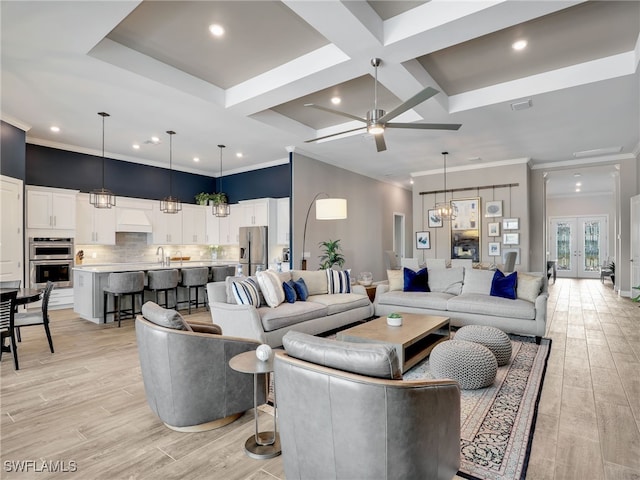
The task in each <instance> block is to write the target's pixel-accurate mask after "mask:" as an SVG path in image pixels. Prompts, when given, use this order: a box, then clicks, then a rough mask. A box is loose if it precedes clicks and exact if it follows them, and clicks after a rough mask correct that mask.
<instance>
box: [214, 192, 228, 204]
mask: <svg viewBox="0 0 640 480" xmlns="http://www.w3.org/2000/svg"><path fill="white" fill-rule="evenodd" d="M209 200H211V202H212V203H213V204H214V205H219V204H221V203H228V202H227V194H226V193H223V192H217V193H212V194H210V195H209Z"/></svg>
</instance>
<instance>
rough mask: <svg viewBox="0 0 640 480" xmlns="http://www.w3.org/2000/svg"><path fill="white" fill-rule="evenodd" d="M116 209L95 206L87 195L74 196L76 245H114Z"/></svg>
mask: <svg viewBox="0 0 640 480" xmlns="http://www.w3.org/2000/svg"><path fill="white" fill-rule="evenodd" d="M115 244H116V209H115V208H95V207H94V206H93V205H91V204H90V203H89V195H87V194H85V193H79V194H78V196H77V197H76V245H115Z"/></svg>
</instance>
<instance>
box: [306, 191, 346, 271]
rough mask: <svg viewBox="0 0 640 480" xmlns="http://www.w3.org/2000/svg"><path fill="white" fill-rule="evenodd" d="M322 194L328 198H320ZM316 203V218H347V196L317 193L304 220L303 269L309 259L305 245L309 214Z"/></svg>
mask: <svg viewBox="0 0 640 480" xmlns="http://www.w3.org/2000/svg"><path fill="white" fill-rule="evenodd" d="M321 195H324V196H326V197H327V198H319V197H320V196H321ZM314 203H315V204H316V220H344V219H345V218H347V199H346V198H331V197H329V194H328V193H325V192H320V193H317V194H316V196H315V197H313V200H311V203H310V204H309V208H308V209H307V216H306V218H305V220H304V232H303V234H302V260H301V261H300V268H301V269H302V270H306V269H307V259H306V258H304V247H305V245H306V241H307V224H308V223H309V214H310V213H311V207H313V204H314Z"/></svg>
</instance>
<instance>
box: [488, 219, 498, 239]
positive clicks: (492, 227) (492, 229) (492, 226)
mask: <svg viewBox="0 0 640 480" xmlns="http://www.w3.org/2000/svg"><path fill="white" fill-rule="evenodd" d="M487 228H488V230H489V236H490V237H499V236H500V222H493V223H488V224H487Z"/></svg>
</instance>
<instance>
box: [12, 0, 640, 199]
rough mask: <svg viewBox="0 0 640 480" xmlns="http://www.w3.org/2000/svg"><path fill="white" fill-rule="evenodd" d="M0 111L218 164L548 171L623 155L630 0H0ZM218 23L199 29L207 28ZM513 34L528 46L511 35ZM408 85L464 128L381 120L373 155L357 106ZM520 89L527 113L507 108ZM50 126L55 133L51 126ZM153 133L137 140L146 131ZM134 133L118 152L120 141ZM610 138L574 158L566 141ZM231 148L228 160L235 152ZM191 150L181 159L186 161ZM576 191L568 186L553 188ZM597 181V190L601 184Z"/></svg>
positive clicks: (87, 148) (385, 175)
mask: <svg viewBox="0 0 640 480" xmlns="http://www.w3.org/2000/svg"><path fill="white" fill-rule="evenodd" d="M0 9H1V10H0V13H1V22H2V24H1V27H2V32H1V34H2V37H1V40H2V45H1V47H2V52H1V53H2V58H1V62H2V63H1V66H2V77H1V80H2V91H1V101H2V109H1V114H2V119H3V120H5V121H9V122H10V123H12V124H14V125H18V126H21V127H22V128H25V129H26V130H27V141H28V142H29V143H34V144H39V145H47V146H53V147H57V148H62V149H67V150H72V151H79V152H85V153H93V154H98V155H100V152H101V141H102V131H101V125H102V123H101V122H102V119H101V117H99V116H98V115H97V112H100V111H106V112H108V113H110V114H111V117H110V118H108V119H107V120H106V133H105V142H106V143H105V150H106V155H107V156H109V157H112V158H119V159H123V160H128V161H133V162H140V163H145V164H149V165H159V166H164V167H168V161H169V151H168V138H167V137H168V135H167V134H166V133H165V132H166V131H167V130H175V131H176V132H177V135H175V137H174V138H173V155H172V158H173V166H174V168H176V169H179V170H184V171H190V172H195V173H202V174H207V175H216V176H217V175H218V173H219V155H220V153H219V149H218V148H217V147H216V145H218V144H220V143H224V144H226V145H227V146H228V148H227V149H226V150H225V152H224V155H225V158H224V172H225V174H227V173H232V172H238V171H244V170H248V169H253V168H257V167H260V166H267V165H273V164H278V163H282V162H284V161H285V160H286V157H287V153H286V148H287V147H289V146H293V147H295V149H296V150H295V151H296V152H299V153H302V154H304V155H307V156H309V157H312V158H315V159H318V160H320V161H323V162H327V163H330V164H333V165H337V166H340V167H342V168H346V169H349V170H352V171H355V172H358V173H362V174H365V175H368V176H371V177H373V178H378V179H381V180H385V181H391V182H393V183H396V184H399V185H403V186H405V187H408V188H409V184H408V181H409V178H410V176H411V174H416V173H417V172H424V171H428V170H434V169H439V168H441V163H442V161H441V155H440V152H442V151H443V150H448V151H449V152H450V155H449V157H448V160H447V162H448V163H447V165H448V166H450V167H455V166H458V167H460V166H467V165H469V166H472V165H473V166H477V165H482V164H484V163H492V162H496V161H504V160H511V159H513V160H518V159H522V158H527V159H530V162H531V164H532V165H534V166H536V167H539V168H545V167H553V166H555V165H557V166H567V165H570V164H571V162H574V163H577V165H578V166H579V165H582V164H584V165H587V164H591V163H592V162H594V161H597V160H599V159H615V158H623V157H626V158H630V156H631V155H636V156H637V155H638V149H639V136H640V134H639V131H640V123H639V122H640V99H639V92H640V81H639V78H640V76H639V73H638V63H639V59H640V41H639V31H640V2H636V1H632V2H626V1H621V2H617V1H607V2H593V1H590V2H579V1H553V2H549V1H526V0H524V1H499V0H498V1H456V2H444V1H437V0H433V1H431V2H419V1H418V2H416V1H411V2H403V1H394V2H390V1H375V2H364V1H345V2H341V1H300V0H292V1H284V2H278V1H257V2H251V1H242V2H240V1H231V2H222V1H193V2H190V1H181V2H171V1H167V2H165V1H162V2H161V1H144V2H138V1H129V2H128V1H118V2H114V1H103V2H100V1H79V2H57V1H43V2H32V1H21V2H6V1H3V2H0ZM216 22H217V23H221V24H222V25H223V26H224V27H225V28H226V35H225V36H224V37H223V38H221V39H214V38H213V37H212V36H211V35H210V33H209V31H208V26H209V24H211V23H216ZM522 37H524V38H526V40H527V41H528V43H529V46H528V48H527V49H525V50H523V51H521V52H514V51H513V50H512V49H511V47H510V44H511V42H512V41H514V40H515V39H518V38H522ZM373 57H378V58H381V59H382V65H381V66H380V69H379V72H378V79H379V82H380V87H379V89H378V102H379V108H383V109H385V110H387V111H388V110H391V109H392V108H394V107H395V106H397V105H398V104H400V103H401V102H402V101H404V100H407V99H408V98H410V97H411V96H413V95H414V94H416V93H417V92H419V91H420V90H422V89H423V88H425V87H427V86H432V87H434V88H436V89H438V90H440V92H441V93H439V94H437V95H436V96H435V97H433V98H431V99H429V100H427V101H425V102H424V103H422V104H419V105H418V106H416V107H415V108H414V109H413V110H411V111H409V112H407V113H405V114H404V115H402V116H400V117H397V118H396V119H394V121H395V120H397V121H401V122H413V121H417V122H428V123H461V124H462V127H461V128H460V130H458V131H439V130H404V129H393V130H388V131H387V132H386V133H385V139H386V143H387V148H388V149H387V150H386V151H384V152H381V153H376V149H375V144H374V142H373V139H372V138H371V137H370V136H369V135H368V134H366V133H359V132H358V133H356V134H353V135H350V136H344V137H341V138H337V139H336V138H334V139H332V140H331V141H326V142H317V143H305V140H309V139H312V138H315V137H319V136H323V135H327V134H329V133H333V132H338V131H342V130H346V129H349V128H355V127H357V126H361V125H360V124H358V123H355V124H354V122H351V121H350V120H348V119H346V118H342V117H340V116H337V115H333V114H331V113H327V112H322V111H316V110H313V109H310V108H305V107H304V106H303V105H304V104H305V103H316V104H318V105H323V106H327V107H333V106H332V105H331V103H330V101H329V99H330V97H331V96H333V95H336V94H339V95H340V96H341V97H342V98H343V102H342V104H341V105H340V106H339V107H333V108H338V109H339V110H343V111H345V112H348V113H350V114H353V115H356V116H359V117H363V116H365V114H366V112H367V111H368V110H371V108H373V86H374V82H373V76H372V75H373V68H372V67H371V65H370V59H371V58H373ZM528 99H531V103H532V105H533V106H532V108H530V109H527V110H521V111H514V110H512V108H511V104H512V103H514V102H520V101H525V100H528ZM54 124H55V125H57V126H59V127H60V129H61V131H60V132H59V133H53V132H51V131H50V130H49V128H50V126H51V125H54ZM154 135H157V136H159V137H160V138H161V143H160V144H158V145H153V144H150V143H145V142H147V141H148V140H149V139H150V138H151V137H152V136H154ZM134 143H138V144H140V145H141V148H140V149H139V150H133V148H132V145H133V144H134ZM609 147H621V150H620V153H618V154H613V155H611V154H609V155H601V154H600V155H599V154H594V155H592V156H590V157H587V158H584V159H580V160H576V159H575V158H574V157H573V153H574V152H578V151H586V150H595V149H601V148H609ZM236 152H242V153H243V155H244V156H243V157H242V158H237V157H236V156H235V153H236ZM194 156H197V157H199V158H200V162H198V163H195V162H194V161H193V157H194ZM569 186H571V187H573V185H572V183H571V181H568V182H567V184H566V186H565V188H569ZM599 188H600V187H599Z"/></svg>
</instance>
